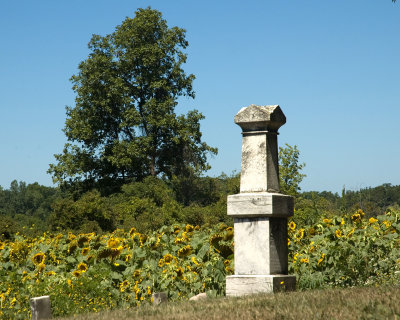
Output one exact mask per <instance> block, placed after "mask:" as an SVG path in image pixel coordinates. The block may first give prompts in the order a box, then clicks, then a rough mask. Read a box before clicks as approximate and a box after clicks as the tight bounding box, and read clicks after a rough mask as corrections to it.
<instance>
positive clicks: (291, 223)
mask: <svg viewBox="0 0 400 320" xmlns="http://www.w3.org/2000/svg"><path fill="white" fill-rule="evenodd" d="M289 229H290V230H291V231H294V230H296V224H295V223H294V221H290V222H289Z"/></svg>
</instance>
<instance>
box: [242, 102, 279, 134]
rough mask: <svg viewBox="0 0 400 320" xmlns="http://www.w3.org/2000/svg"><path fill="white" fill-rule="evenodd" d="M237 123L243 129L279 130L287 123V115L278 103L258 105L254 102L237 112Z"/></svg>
mask: <svg viewBox="0 0 400 320" xmlns="http://www.w3.org/2000/svg"><path fill="white" fill-rule="evenodd" d="M234 121H235V123H236V124H238V125H239V126H240V127H241V128H242V130H243V131H261V130H268V131H275V132H276V131H277V130H278V129H279V128H280V127H281V126H282V125H284V124H285V123H286V117H285V115H284V114H283V112H282V110H281V108H280V107H279V106H278V105H274V106H256V105H254V104H252V105H250V106H248V107H245V108H242V109H240V111H239V112H238V113H237V114H236V116H235V119H234Z"/></svg>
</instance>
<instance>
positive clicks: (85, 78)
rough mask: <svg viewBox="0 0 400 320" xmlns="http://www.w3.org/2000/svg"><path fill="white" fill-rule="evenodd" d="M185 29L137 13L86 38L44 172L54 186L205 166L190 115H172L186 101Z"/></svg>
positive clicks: (147, 12)
mask: <svg viewBox="0 0 400 320" xmlns="http://www.w3.org/2000/svg"><path fill="white" fill-rule="evenodd" d="M187 46H188V42H187V41H186V39H185V30H184V29H181V28H178V27H172V28H169V27H168V26H167V22H166V20H164V19H163V18H162V15H161V13H160V12H159V11H157V10H152V9H151V8H147V9H138V10H137V11H136V14H135V17H134V18H129V17H128V18H126V19H125V20H124V21H123V22H122V24H121V25H119V26H117V27H116V30H115V31H114V32H113V33H112V34H109V35H106V36H100V35H93V36H92V38H91V40H90V42H89V49H90V50H91V53H90V54H89V57H88V58H87V59H86V60H85V61H83V62H81V63H80V64H79V72H78V74H76V75H74V76H72V78H71V81H72V83H73V90H74V91H75V92H76V99H75V101H76V105H75V107H67V120H66V123H65V128H64V132H65V134H66V136H67V138H68V141H69V142H68V143H67V144H66V145H65V147H64V150H63V153H61V154H56V155H55V158H56V160H57V164H51V165H50V169H49V173H51V174H52V175H53V180H54V181H55V182H58V183H71V182H72V183H74V182H82V181H83V182H88V181H89V182H90V183H93V182H99V181H107V183H108V182H112V181H114V182H128V181H140V180H142V179H143V178H144V177H146V176H149V175H151V176H160V175H163V176H165V177H168V178H171V177H172V176H179V175H184V174H186V173H187V172H188V171H191V172H201V171H204V170H206V169H208V168H209V166H208V164H207V157H206V156H207V153H212V154H216V152H217V149H215V148H211V147H209V146H208V145H207V144H206V143H204V142H203V141H202V140H201V136H202V135H201V132H200V124H199V121H200V120H201V119H203V118H204V117H203V115H202V114H201V113H199V112H198V111H197V110H193V111H189V112H188V113H187V114H186V115H177V114H176V113H175V112H174V109H175V107H176V106H177V100H178V98H179V97H180V96H187V97H190V98H194V91H193V89H192V82H193V80H194V78H195V77H194V75H192V74H189V75H186V74H185V72H184V70H183V69H182V65H183V64H184V63H185V62H186V54H185V53H184V52H183V49H185V48H186V47H187Z"/></svg>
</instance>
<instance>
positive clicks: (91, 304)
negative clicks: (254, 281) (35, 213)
mask: <svg viewBox="0 0 400 320" xmlns="http://www.w3.org/2000/svg"><path fill="white" fill-rule="evenodd" d="M232 257H233V230H232V227H228V226H227V225H225V224H219V225H217V226H215V227H214V228H207V229H201V228H200V227H198V226H196V227H195V226H192V225H174V226H169V227H162V228H160V229H159V230H157V231H155V232H152V233H149V234H142V233H139V232H137V230H136V229H135V228H132V229H130V231H129V232H125V231H124V230H120V229H117V230H115V231H114V232H112V233H107V234H104V235H96V234H95V233H89V234H77V235H75V234H73V233H67V234H63V233H58V234H50V233H45V234H44V235H43V236H42V237H38V238H34V239H30V238H26V237H23V236H19V235H17V236H16V239H15V240H14V241H12V242H1V243H0V277H1V279H2V281H1V282H0V303H1V305H0V307H1V308H0V318H1V319H30V317H31V315H30V306H29V299H30V298H31V297H36V296H42V295H50V299H51V304H52V313H53V316H63V315H68V314H76V313H82V312H97V311H100V310H104V309H114V308H128V307H134V306H138V305H140V304H141V303H149V302H151V295H152V293H153V292H159V291H163V292H167V293H168V298H169V299H170V300H171V301H174V300H178V299H187V298H189V297H191V296H193V295H195V294H198V293H200V292H207V293H208V294H210V295H214V296H216V295H222V294H224V291H225V276H226V274H227V273H228V274H230V273H232V271H233V261H232Z"/></svg>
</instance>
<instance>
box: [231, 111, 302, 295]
mask: <svg viewBox="0 0 400 320" xmlns="http://www.w3.org/2000/svg"><path fill="white" fill-rule="evenodd" d="M235 123H236V124H237V125H239V126H240V127H241V128H242V131H243V132H242V135H243V140H242V171H241V177H240V193H239V194H235V195H230V196H228V215H229V216H232V217H233V218H234V230H235V236H234V241H235V249H234V250H235V274H234V275H232V276H227V278H226V295H227V296H240V295H246V294H254V293H262V292H264V293H265V292H277V291H282V290H295V287H296V277H295V276H290V275H288V240H287V239H288V234H287V218H288V217H289V216H292V215H293V204H294V199H293V197H291V196H287V195H283V194H280V193H279V191H280V187H279V165H278V139H277V138H278V137H277V136H278V129H279V128H280V127H281V126H282V125H283V124H285V123H286V117H285V115H284V114H283V112H282V110H281V108H280V107H279V106H277V105H276V106H256V105H251V106H249V107H246V108H242V109H241V110H240V111H239V112H238V114H237V115H236V116H235Z"/></svg>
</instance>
